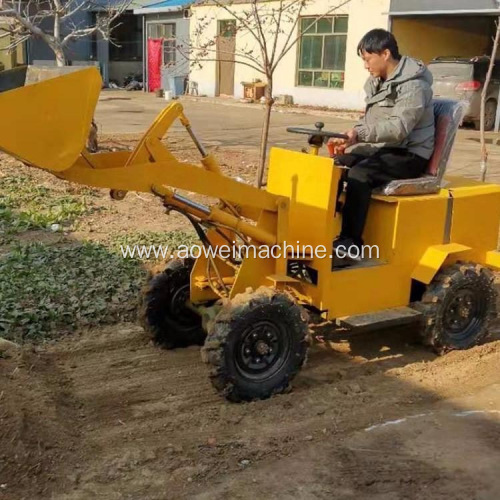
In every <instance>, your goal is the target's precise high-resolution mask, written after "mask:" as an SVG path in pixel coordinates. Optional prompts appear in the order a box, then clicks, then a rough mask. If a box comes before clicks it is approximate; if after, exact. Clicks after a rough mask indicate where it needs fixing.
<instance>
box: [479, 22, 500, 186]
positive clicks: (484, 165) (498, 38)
mask: <svg viewBox="0 0 500 500" xmlns="http://www.w3.org/2000/svg"><path fill="white" fill-rule="evenodd" d="M496 26H497V29H496V34H495V38H494V40H493V49H492V51H491V57H490V64H489V67H488V73H487V74H486V80H485V82H484V87H483V91H482V94H481V132H480V135H481V180H482V181H483V182H484V181H485V180H486V173H487V171H488V149H487V148H486V136H485V110H486V97H487V95H488V87H489V85H490V81H491V76H492V74H493V68H494V67H495V61H496V57H497V51H498V44H499V42H500V17H499V18H498V19H497V22H496Z"/></svg>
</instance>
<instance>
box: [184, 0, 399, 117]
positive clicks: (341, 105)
mask: <svg viewBox="0 0 500 500" xmlns="http://www.w3.org/2000/svg"><path fill="white" fill-rule="evenodd" d="M341 3H343V2H341V1H340V0H317V1H314V2H310V3H309V4H308V6H307V7H306V8H305V9H304V10H303V13H302V15H303V16H314V15H316V16H320V15H323V14H324V13H325V12H328V11H329V10H331V9H332V7H333V6H335V5H336V4H337V5H338V4H341ZM273 4H274V5H276V6H277V5H278V2H269V5H270V6H272V5H273ZM389 4H390V0H351V2H350V3H349V4H347V5H345V6H344V7H341V8H340V9H338V10H336V11H335V12H333V13H332V14H334V15H348V16H349V28H348V34H347V54H346V68H345V82H344V89H342V90H340V89H328V88H317V87H299V86H297V85H296V78H297V52H298V44H297V45H295V46H294V47H293V48H292V49H291V50H290V51H289V52H288V53H287V55H286V56H285V57H284V58H283V59H282V61H281V62H280V64H279V66H278V67H277V69H276V72H275V76H274V95H279V94H289V95H292V96H293V99H294V102H295V103H296V104H303V105H313V106H327V107H331V108H337V109H362V108H363V107H364V92H363V86H364V83H365V81H366V79H367V77H368V74H367V72H366V70H365V69H364V67H363V62H362V61H361V59H360V58H359V57H358V55H357V53H356V48H357V45H358V43H359V41H360V40H361V38H362V37H363V35H364V34H365V33H366V32H368V31H369V30H371V29H374V28H384V29H388V27H389V16H388V11H389ZM246 8H248V4H240V5H237V4H233V5H232V6H231V9H234V12H235V13H237V14H236V15H238V13H241V12H242V11H243V10H244V9H246ZM192 12H193V15H192V17H191V23H190V30H191V42H192V44H193V46H195V47H196V46H200V45H201V44H202V43H203V41H206V40H213V39H215V37H216V35H217V21H218V20H225V19H231V15H230V14H229V13H228V12H227V11H225V10H224V9H223V8H220V7H216V6H198V7H193V8H192ZM292 26H293V23H292V22H290V23H289V24H288V25H287V24H284V25H283V29H284V32H285V33H284V34H283V35H281V37H280V40H279V41H280V43H284V40H285V38H286V36H287V34H288V33H289V32H290V30H291V28H292ZM201 28H202V29H201ZM271 36H272V35H271ZM296 36H297V28H296V29H295V33H294V35H293V37H292V39H295V38H296ZM252 45H253V46H254V47H255V45H256V43H255V42H253V40H252V37H251V35H248V34H243V33H238V34H237V37H236V52H238V51H239V50H242V49H244V48H245V49H249V48H251V47H252ZM255 50H256V49H255ZM256 53H257V52H256ZM278 53H279V50H278ZM214 58H215V51H213V52H211V53H209V54H207V55H206V56H205V57H204V58H203V59H201V60H200V63H201V67H197V66H192V67H191V74H190V78H191V80H192V81H195V82H197V83H198V89H199V93H200V94H206V95H208V96H214V95H215V91H216V63H215V61H213V59H214ZM208 59H212V60H208ZM241 61H244V60H243V59H240V62H241ZM253 78H260V79H261V80H263V81H265V77H264V75H262V74H259V73H258V72H257V71H255V70H254V69H251V68H249V67H248V66H245V65H243V64H241V63H237V64H236V66H235V76H234V91H235V93H234V96H235V98H241V97H242V96H243V87H242V85H241V82H243V81H251V80H252V79H253Z"/></svg>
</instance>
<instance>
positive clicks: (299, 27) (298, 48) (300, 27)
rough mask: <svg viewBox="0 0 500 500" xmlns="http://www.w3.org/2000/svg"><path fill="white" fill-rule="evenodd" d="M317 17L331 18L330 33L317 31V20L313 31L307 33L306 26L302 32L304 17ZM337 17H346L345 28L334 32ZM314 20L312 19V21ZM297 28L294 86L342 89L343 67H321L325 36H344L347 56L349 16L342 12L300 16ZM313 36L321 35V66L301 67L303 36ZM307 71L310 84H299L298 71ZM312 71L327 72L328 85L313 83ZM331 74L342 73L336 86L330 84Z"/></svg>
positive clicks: (322, 64)
mask: <svg viewBox="0 0 500 500" xmlns="http://www.w3.org/2000/svg"><path fill="white" fill-rule="evenodd" d="M318 18H321V19H331V20H332V21H333V22H332V31H331V32H330V33H328V32H327V33H318V32H317V27H318V25H319V22H317V23H316V25H315V31H314V32H313V33H307V28H306V30H305V31H306V32H304V33H303V32H302V23H303V21H304V20H305V19H313V20H317V19H318ZM337 18H344V19H347V29H346V31H345V32H336V31H335V19H337ZM313 22H314V21H313ZM298 30H299V32H300V39H299V43H298V44H297V54H296V55H297V65H296V71H295V86H296V87H300V88H307V89H327V90H344V85H345V68H344V70H331V69H323V66H324V58H325V45H326V42H325V37H327V36H342V37H345V39H346V56H347V37H348V31H349V16H348V15H345V14H342V15H336V16H335V15H333V16H325V17H322V16H312V15H308V16H301V17H300V19H299V22H298ZM313 36H318V37H322V40H321V68H301V58H302V57H301V56H302V44H303V40H304V37H313ZM304 72H308V73H311V75H312V83H311V85H301V84H300V83H299V82H300V73H304ZM314 73H328V85H327V86H319V85H314ZM332 74H341V75H342V77H343V78H342V80H340V82H341V86H337V87H332V86H330V85H331V81H332V80H331V79H332Z"/></svg>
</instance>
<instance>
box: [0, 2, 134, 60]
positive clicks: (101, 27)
mask: <svg viewBox="0 0 500 500" xmlns="http://www.w3.org/2000/svg"><path fill="white" fill-rule="evenodd" d="M131 1H132V0H121V1H116V0H104V1H102V2H99V3H93V2H92V1H91V0H27V1H26V0H4V1H3V2H1V3H0V17H3V18H4V20H5V21H6V22H5V24H2V25H1V26H0V37H1V38H9V39H10V44H9V45H8V47H7V49H8V50H13V49H15V48H16V47H17V46H18V45H20V44H22V43H24V42H25V41H27V40H28V39H30V38H38V39H40V40H43V41H44V42H45V43H46V44H47V45H48V46H49V47H50V48H51V50H52V52H54V55H55V59H56V63H57V66H65V65H66V50H67V48H68V45H69V44H70V43H71V42H74V41H76V40H79V39H82V38H86V37H88V36H90V35H92V34H94V33H99V34H100V35H101V36H102V37H103V39H105V40H110V39H111V31H112V30H113V28H114V27H116V24H117V23H116V21H117V19H118V17H119V16H120V15H121V14H122V13H123V12H124V11H125V10H127V8H128V6H129V5H130V3H131ZM90 11H95V12H96V13H97V15H96V17H95V24H93V25H91V26H89V24H88V23H86V22H84V21H81V22H77V21H75V19H77V18H79V17H81V14H82V13H84V12H87V13H89V12H90ZM84 17H85V16H84Z"/></svg>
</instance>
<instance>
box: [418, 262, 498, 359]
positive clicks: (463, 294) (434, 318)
mask: <svg viewBox="0 0 500 500" xmlns="http://www.w3.org/2000/svg"><path fill="white" fill-rule="evenodd" d="M493 281H494V276H493V274H492V273H491V271H489V270H488V269H486V268H485V267H482V266H480V265H478V264H474V263H471V262H469V263H457V264H454V265H452V266H450V267H448V268H446V269H444V270H442V271H440V272H439V273H438V274H437V275H436V277H435V278H434V280H433V281H432V283H431V284H430V285H429V286H428V287H427V290H426V291H425V293H424V295H423V297H422V300H421V301H420V302H418V303H416V304H414V307H415V309H417V310H419V311H420V312H421V313H422V318H423V324H422V331H421V335H422V338H423V341H424V343H425V344H427V345H430V346H432V347H433V348H434V350H436V351H437V352H438V353H443V352H446V351H450V350H454V349H469V348H470V347H473V346H475V345H477V344H479V343H480V342H482V341H483V340H485V339H486V337H487V336H488V327H489V325H490V322H491V320H492V319H494V318H496V300H497V291H496V288H495V285H494V283H493Z"/></svg>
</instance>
